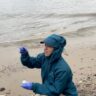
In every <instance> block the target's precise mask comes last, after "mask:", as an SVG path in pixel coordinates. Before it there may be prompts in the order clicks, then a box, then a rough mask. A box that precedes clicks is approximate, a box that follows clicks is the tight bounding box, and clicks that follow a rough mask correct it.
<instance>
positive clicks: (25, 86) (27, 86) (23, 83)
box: [21, 80, 32, 90]
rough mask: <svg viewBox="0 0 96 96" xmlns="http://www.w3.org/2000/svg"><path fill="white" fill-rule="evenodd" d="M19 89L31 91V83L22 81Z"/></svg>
mask: <svg viewBox="0 0 96 96" xmlns="http://www.w3.org/2000/svg"><path fill="white" fill-rule="evenodd" d="M21 87H22V88H24V89H27V90H32V82H28V81H25V80H24V81H22V84H21Z"/></svg>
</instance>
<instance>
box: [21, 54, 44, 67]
mask: <svg viewBox="0 0 96 96" xmlns="http://www.w3.org/2000/svg"><path fill="white" fill-rule="evenodd" d="M21 63H22V64H23V65H24V66H27V67H28V68H41V65H42V63H43V53H42V54H39V55H37V57H30V56H29V54H27V55H26V56H24V55H21Z"/></svg>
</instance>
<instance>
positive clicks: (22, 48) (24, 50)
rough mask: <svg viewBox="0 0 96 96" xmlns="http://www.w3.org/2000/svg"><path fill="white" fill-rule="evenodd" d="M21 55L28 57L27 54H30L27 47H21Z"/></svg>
mask: <svg viewBox="0 0 96 96" xmlns="http://www.w3.org/2000/svg"><path fill="white" fill-rule="evenodd" d="M20 53H21V55H26V54H28V51H27V49H26V48H25V47H21V48H20Z"/></svg>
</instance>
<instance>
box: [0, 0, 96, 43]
mask: <svg viewBox="0 0 96 96" xmlns="http://www.w3.org/2000/svg"><path fill="white" fill-rule="evenodd" d="M95 27H96V0H0V43H5V42H16V41H23V40H30V39H32V38H35V37H40V36H43V35H44V34H46V35H48V34H49V33H50V32H52V33H57V34H60V33H69V34H74V33H76V32H79V31H80V30H83V29H88V28H95ZM86 35H87V33H86Z"/></svg>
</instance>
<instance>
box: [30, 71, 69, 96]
mask: <svg viewBox="0 0 96 96" xmlns="http://www.w3.org/2000/svg"><path fill="white" fill-rule="evenodd" d="M67 81H68V74H67V72H66V71H58V72H57V73H56V78H55V81H54V83H53V84H50V83H48V82H47V83H45V84H39V83H33V87H32V90H33V91H34V92H35V93H38V94H44V95H48V96H59V95H60V94H61V93H62V92H63V91H64V89H65V88H66V84H67Z"/></svg>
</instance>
